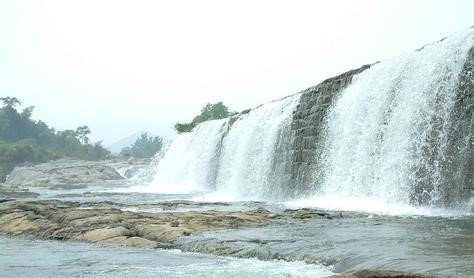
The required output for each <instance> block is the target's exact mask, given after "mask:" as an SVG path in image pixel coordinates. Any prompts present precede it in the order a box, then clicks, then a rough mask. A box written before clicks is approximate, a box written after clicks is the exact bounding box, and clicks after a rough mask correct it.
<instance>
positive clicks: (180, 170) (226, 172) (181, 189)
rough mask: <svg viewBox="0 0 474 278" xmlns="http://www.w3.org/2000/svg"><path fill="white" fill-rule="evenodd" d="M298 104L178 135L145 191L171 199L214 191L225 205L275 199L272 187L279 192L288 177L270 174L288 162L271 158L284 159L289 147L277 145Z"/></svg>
mask: <svg viewBox="0 0 474 278" xmlns="http://www.w3.org/2000/svg"><path fill="white" fill-rule="evenodd" d="M298 99H299V96H292V97H288V98H285V99H282V100H279V101H274V102H271V103H268V104H265V105H262V106H259V107H257V108H255V109H252V110H250V111H249V112H248V113H244V114H240V115H238V116H236V117H234V118H231V119H224V120H215V121H208V122H204V123H202V124H199V125H198V126H197V127H196V128H195V129H194V130H193V132H190V133H183V134H181V135H179V136H178V137H177V138H176V139H174V140H173V142H172V143H171V145H170V147H169V148H168V150H167V151H166V153H165V155H164V157H163V158H162V159H161V160H160V161H159V163H158V166H157V170H156V174H155V177H154V178H153V182H152V183H151V184H150V185H149V186H147V188H146V189H145V190H146V191H154V192H159V193H173V194H180V193H195V192H207V191H213V190H217V191H218V192H219V194H220V197H221V198H225V199H256V198H276V196H280V197H281V195H282V194H278V193H279V191H278V190H276V188H275V187H276V186H277V185H278V184H280V185H282V186H281V187H280V188H283V187H284V186H283V185H284V184H287V180H284V179H285V178H288V175H286V176H285V175H279V173H275V171H277V170H281V169H283V168H285V165H286V164H288V165H289V163H290V162H289V161H288V160H283V161H282V160H279V159H278V155H277V154H280V155H281V153H283V152H288V154H287V155H289V151H290V150H289V143H283V142H286V140H289V138H291V135H290V134H289V133H290V129H289V126H290V123H291V113H292V111H293V110H294V108H295V106H296V104H297V103H298ZM275 175H276V176H275ZM272 185H273V187H272ZM135 189H136V188H135ZM282 190H283V189H282ZM280 193H281V192H280Z"/></svg>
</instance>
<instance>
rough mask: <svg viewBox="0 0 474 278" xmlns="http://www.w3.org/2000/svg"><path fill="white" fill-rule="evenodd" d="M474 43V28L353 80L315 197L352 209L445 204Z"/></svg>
mask: <svg viewBox="0 0 474 278" xmlns="http://www.w3.org/2000/svg"><path fill="white" fill-rule="evenodd" d="M473 45H474V32H473V31H472V29H471V30H469V31H467V32H464V33H461V34H457V35H455V36H453V37H450V38H449V39H444V40H442V41H440V42H437V43H434V44H431V45H427V46H425V47H424V48H422V49H420V50H418V51H416V52H413V53H410V54H407V55H404V56H401V57H398V58H396V59H392V60H388V61H385V62H382V63H378V64H375V65H373V66H372V67H371V68H370V69H368V70H366V71H364V72H362V73H360V74H359V75H358V76H356V77H354V79H353V81H352V84H351V85H349V86H348V87H347V88H346V89H345V90H343V91H342V92H341V93H340V95H339V96H338V97H337V98H336V100H335V101H334V103H333V104H332V106H331V107H330V110H329V112H328V115H327V118H326V121H325V129H324V131H323V132H324V143H323V146H324V147H323V149H322V150H321V155H320V157H319V160H320V161H319V162H318V165H320V168H319V169H315V171H317V172H319V173H322V175H320V176H319V177H320V178H319V179H317V180H316V183H319V184H318V185H317V186H316V187H317V188H318V193H317V194H316V195H317V196H318V197H324V198H326V200H332V202H337V203H346V204H347V203H350V202H352V201H354V200H359V201H361V202H362V203H364V202H365V203H367V202H380V203H386V204H411V205H438V204H439V202H440V201H443V196H446V194H447V193H446V191H449V190H451V189H450V188H447V186H448V185H449V184H450V182H452V181H447V180H446V177H445V175H444V172H445V171H446V170H449V171H454V169H449V164H450V163H451V161H449V160H448V159H447V150H448V141H449V139H450V136H451V135H452V134H450V131H451V130H452V129H451V127H452V124H453V123H452V121H451V115H452V113H453V109H454V107H455V101H456V90H457V87H458V86H459V81H460V80H459V76H460V73H461V71H462V70H463V66H464V65H465V62H466V56H467V53H468V51H469V49H470V48H471V47H473ZM467 120H468V121H470V119H467ZM467 139H469V138H467ZM464 141H465V140H464ZM467 141H469V140H467ZM457 147H458V146H457ZM324 198H319V201H322V200H323V199H324Z"/></svg>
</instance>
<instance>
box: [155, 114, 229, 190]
mask: <svg viewBox="0 0 474 278" xmlns="http://www.w3.org/2000/svg"><path fill="white" fill-rule="evenodd" d="M228 124H229V120H228V119H224V120H216V121H208V122H205V123H202V124H200V125H198V126H197V127H196V128H195V129H194V131H193V132H190V133H183V134H180V135H179V136H178V137H177V138H175V139H174V140H173V141H172V142H171V145H170V146H169V148H168V149H167V151H166V153H165V155H164V156H163V158H161V160H160V161H159V163H158V165H157V170H156V174H155V177H154V178H153V181H152V182H151V184H150V185H149V186H148V189H151V190H152V191H154V192H159V193H172V194H180V193H193V192H202V191H209V190H211V189H212V185H213V183H214V179H215V174H214V173H215V171H216V168H217V161H218V159H219V155H218V153H219V147H220V143H221V140H222V137H223V136H224V134H225V132H226V131H227V128H228Z"/></svg>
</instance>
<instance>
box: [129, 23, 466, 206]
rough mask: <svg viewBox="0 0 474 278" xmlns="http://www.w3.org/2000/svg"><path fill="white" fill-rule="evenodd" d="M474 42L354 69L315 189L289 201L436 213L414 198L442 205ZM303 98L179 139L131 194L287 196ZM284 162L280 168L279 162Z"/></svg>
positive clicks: (330, 123)
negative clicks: (459, 97)
mask: <svg viewBox="0 0 474 278" xmlns="http://www.w3.org/2000/svg"><path fill="white" fill-rule="evenodd" d="M473 45H474V31H473V30H472V29H470V30H467V31H465V32H462V33H459V34H456V35H454V36H451V37H449V38H447V39H444V40H442V41H439V42H436V43H433V44H430V45H427V46H425V47H424V48H423V49H421V50H419V51H416V52H411V53H408V54H405V55H402V56H400V57H397V58H394V59H391V60H387V61H384V62H381V63H377V64H375V65H373V66H372V67H370V68H369V69H367V70H365V71H363V72H362V73H361V74H359V75H356V76H354V78H353V81H352V83H351V84H350V85H349V86H348V87H347V88H346V89H344V90H343V91H341V92H339V95H338V96H337V97H336V98H335V100H334V103H333V104H332V105H331V107H330V108H329V111H328V115H327V117H326V119H325V125H324V129H323V130H322V131H321V133H322V134H323V139H322V140H323V141H322V145H323V146H324V147H323V148H322V150H321V152H320V153H319V155H318V158H317V159H316V160H317V162H318V163H317V165H319V167H318V168H317V169H314V181H313V182H314V184H315V191H314V193H313V194H310V195H309V196H308V197H307V198H305V199H303V200H300V201H298V200H296V201H291V203H288V204H289V205H290V206H298V204H300V206H318V207H324V208H332V209H345V210H363V211H370V212H375V211H379V212H382V213H389V214H429V212H428V211H434V210H430V209H431V208H422V209H420V208H415V207H413V204H415V205H416V204H426V203H428V204H436V202H437V201H438V200H439V199H440V198H441V196H442V193H443V192H442V191H443V185H446V181H445V180H443V179H444V175H443V173H442V170H443V165H444V164H446V157H445V152H446V148H447V141H448V138H449V132H448V131H449V128H450V124H451V123H450V116H451V114H452V110H453V108H454V99H455V90H456V87H457V85H458V81H459V80H458V76H459V74H460V72H461V70H462V68H463V65H464V63H465V59H466V56H467V52H468V50H469V49H470V48H471V47H472V46H473ZM299 97H300V96H299V95H296V96H292V97H288V98H285V99H283V100H279V101H275V102H271V103H268V104H265V105H262V106H260V107H258V108H255V109H253V110H251V111H250V112H249V113H247V114H241V115H239V116H238V117H237V118H234V119H225V120H219V121H210V122H206V123H203V124H201V125H199V126H198V127H196V128H195V130H194V131H193V132H192V133H187V134H182V135H180V136H178V137H177V138H176V139H175V140H174V141H173V142H172V144H171V146H170V147H169V149H168V151H167V152H166V153H165V155H164V157H163V158H162V159H161V160H160V162H159V163H158V166H157V168H156V169H157V170H156V175H155V177H154V179H153V182H152V183H151V184H149V185H148V186H146V187H140V188H138V187H135V188H132V191H153V192H159V193H173V194H175V193H177V194H181V193H186V194H187V193H196V192H202V193H204V195H201V196H198V197H195V198H198V199H200V200H202V199H206V200H211V201H212V200H216V201H217V200H218V201H222V200H227V201H234V200H285V199H288V197H287V196H288V195H285V194H287V191H285V190H284V188H283V187H286V189H288V188H289V185H290V184H289V182H290V179H289V177H288V173H287V172H285V171H283V170H282V169H287V168H288V167H286V166H288V165H290V164H291V151H290V145H291V139H292V132H291V130H290V125H291V121H292V112H293V111H294V110H295V108H296V105H297V104H298V101H299ZM282 160H286V162H284V163H287V164H284V165H283V167H282V165H281V164H278V163H277V161H280V162H281V161H282ZM290 166H291V165H290ZM285 167H286V168H285ZM285 196H286V198H285ZM427 200H428V202H427ZM439 213H445V212H444V211H442V212H439ZM436 214H438V213H436Z"/></svg>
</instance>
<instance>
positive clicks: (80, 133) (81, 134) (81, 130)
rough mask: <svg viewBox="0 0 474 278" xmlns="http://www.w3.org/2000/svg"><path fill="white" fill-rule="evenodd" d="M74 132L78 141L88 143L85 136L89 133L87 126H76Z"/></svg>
mask: <svg viewBox="0 0 474 278" xmlns="http://www.w3.org/2000/svg"><path fill="white" fill-rule="evenodd" d="M75 133H76V136H77V139H79V141H81V142H82V143H83V144H89V138H88V137H87V136H88V135H89V134H91V130H90V129H89V127H88V126H86V125H84V126H80V127H78V128H76V132H75Z"/></svg>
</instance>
